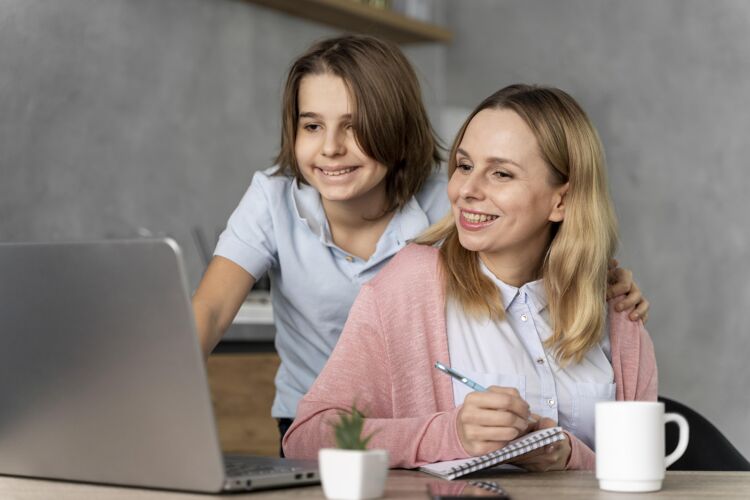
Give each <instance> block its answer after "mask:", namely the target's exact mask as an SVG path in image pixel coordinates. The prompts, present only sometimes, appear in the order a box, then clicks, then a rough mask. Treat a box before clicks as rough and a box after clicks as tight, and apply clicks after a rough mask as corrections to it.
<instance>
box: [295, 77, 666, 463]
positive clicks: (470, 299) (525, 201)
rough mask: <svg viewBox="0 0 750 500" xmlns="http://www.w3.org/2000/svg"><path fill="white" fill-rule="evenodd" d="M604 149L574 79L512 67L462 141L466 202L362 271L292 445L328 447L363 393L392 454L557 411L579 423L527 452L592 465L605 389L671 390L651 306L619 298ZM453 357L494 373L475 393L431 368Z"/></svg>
mask: <svg viewBox="0 0 750 500" xmlns="http://www.w3.org/2000/svg"><path fill="white" fill-rule="evenodd" d="M603 158H604V155H603V151H602V147H601V143H600V141H599V138H598V136H597V134H596V131H595V130H594V128H593V126H592V125H591V123H590V122H589V120H588V118H587V117H586V115H585V113H584V112H583V110H581V108H580V107H579V106H578V104H577V103H576V102H575V101H574V100H573V99H572V98H571V97H570V96H569V95H568V94H566V93H564V92H563V91H561V90H558V89H554V88H543V87H531V86H525V85H514V86H510V87H506V88H504V89H502V90H500V91H499V92H497V93H495V94H493V95H492V96H490V97H488V98H487V99H486V100H485V101H484V102H482V103H481V104H480V105H479V106H478V107H477V109H476V110H475V111H474V112H473V113H472V114H471V115H470V116H469V118H468V119H467V121H466V122H465V123H464V126H463V127H462V129H461V131H460V132H459V134H458V137H457V138H456V141H455V142H454V145H453V148H452V151H451V157H450V159H449V162H450V163H449V175H450V182H449V185H448V197H449V198H450V202H451V208H452V214H451V215H450V216H449V217H447V218H446V219H444V220H443V221H442V222H441V223H439V224H438V225H436V226H434V227H432V228H431V229H430V230H428V232H427V233H426V234H425V235H423V236H422V237H421V238H420V240H419V243H421V244H412V245H410V246H408V247H407V248H405V249H404V250H402V251H401V252H400V253H399V254H398V255H397V256H396V257H394V259H393V260H392V261H391V262H390V263H389V264H388V265H387V266H386V267H385V268H384V269H383V271H381V273H380V274H379V275H378V276H377V277H376V278H375V279H374V280H372V281H371V282H370V283H368V284H366V285H364V286H363V287H362V289H361V292H360V294H359V296H358V297H357V300H356V301H355V303H354V305H353V307H352V311H351V313H350V316H349V319H348V320H347V323H346V326H345V327H344V331H343V333H342V336H341V339H340V340H339V343H338V344H337V346H336V348H335V350H334V352H333V354H332V356H331V358H330V360H329V362H328V364H327V365H326V367H325V368H324V369H323V371H322V373H321V375H320V377H319V378H318V379H317V380H316V382H315V384H314V385H313V387H312V389H311V390H310V392H309V393H308V394H307V395H306V396H305V397H304V398H303V400H302V401H301V402H300V405H299V407H298V415H297V419H296V420H295V423H294V424H293V426H292V427H291V428H290V429H289V431H288V434H287V436H286V438H285V439H284V448H285V451H286V453H287V455H288V456H290V457H312V456H315V454H316V453H317V450H318V449H319V448H320V447H323V446H326V445H329V444H330V443H331V435H330V434H331V433H330V428H329V425H328V422H330V421H331V420H332V419H333V418H334V417H335V415H336V414H337V413H338V412H339V411H341V410H344V409H347V408H349V407H351V405H352V404H356V405H357V406H358V407H360V408H361V409H363V410H364V413H365V415H366V416H367V417H368V418H367V419H366V423H365V433H371V432H373V431H375V434H374V436H373V438H372V441H371V447H373V448H386V449H388V450H389V451H390V456H391V466H394V467H416V466H419V465H422V464H425V463H431V462H437V461H443V460H451V459H457V458H466V457H469V456H475V455H481V454H484V453H487V452H489V451H492V450H494V449H497V448H500V447H502V446H503V445H504V444H505V443H507V442H508V441H509V440H512V439H514V438H516V437H518V436H520V435H522V434H524V433H526V432H528V431H530V430H532V428H533V427H549V426H552V425H556V424H559V425H561V426H563V428H564V429H565V430H566V437H567V439H566V440H564V441H562V442H561V443H556V444H553V445H550V446H549V447H547V448H545V449H544V450H543V451H542V452H539V453H535V454H534V455H531V456H526V457H524V458H523V459H521V460H519V461H518V462H517V463H518V465H521V466H523V467H525V468H527V469H530V470H548V469H563V468H569V469H591V468H593V465H594V453H593V451H592V450H593V429H594V421H593V408H594V404H595V403H596V402H597V401H602V400H612V399H615V398H616V399H618V400H655V399H656V394H657V372H656V361H655V358H654V352H653V344H652V343H651V340H650V338H649V336H648V333H647V332H646V330H645V329H644V328H643V324H642V323H641V322H631V321H629V320H628V319H627V316H626V314H624V313H622V312H617V311H616V310H615V307H614V306H615V304H610V305H609V308H608V307H607V304H606V302H605V294H606V286H607V262H608V260H609V259H610V258H611V257H612V256H613V254H614V251H615V246H616V222H615V217H614V213H613V209H612V203H611V200H610V198H609V194H608V191H607V185H606V175H605V167H604V159H603ZM443 360H448V362H449V364H450V365H451V366H452V367H454V368H455V369H456V370H458V371H459V372H462V373H464V374H466V375H468V376H470V377H472V378H474V379H475V380H477V381H478V382H479V383H480V384H483V385H485V386H487V385H490V386H491V387H490V388H489V390H488V391H486V392H481V393H478V392H473V393H469V394H467V393H466V391H465V390H464V389H463V387H461V386H460V385H459V384H453V383H452V382H451V379H448V378H447V377H446V376H445V375H442V374H441V373H440V372H438V371H437V370H434V369H433V368H432V365H433V363H434V362H435V361H443ZM533 415H536V416H538V417H539V419H538V423H536V424H529V423H528V420H527V419H528V418H529V417H530V416H533Z"/></svg>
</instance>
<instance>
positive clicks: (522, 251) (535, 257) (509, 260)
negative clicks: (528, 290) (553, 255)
mask: <svg viewBox="0 0 750 500" xmlns="http://www.w3.org/2000/svg"><path fill="white" fill-rule="evenodd" d="M548 248H549V236H547V235H545V236H544V239H543V240H541V241H534V242H526V243H524V245H523V248H518V249H513V248H511V249H507V250H504V251H502V252H495V253H486V252H479V258H480V259H482V262H483V263H484V265H485V266H487V269H489V270H490V272H491V273H492V274H494V275H495V277H497V279H499V280H500V281H502V282H503V283H506V284H508V285H511V286H514V287H516V288H520V287H522V286H523V285H525V284H526V283H530V282H532V281H535V280H537V279H539V278H540V276H541V270H542V264H543V262H544V256H545V255H546V253H547V249H548Z"/></svg>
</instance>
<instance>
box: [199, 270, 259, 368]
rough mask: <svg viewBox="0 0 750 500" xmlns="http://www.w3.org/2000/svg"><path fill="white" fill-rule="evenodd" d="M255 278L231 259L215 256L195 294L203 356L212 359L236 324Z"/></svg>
mask: <svg viewBox="0 0 750 500" xmlns="http://www.w3.org/2000/svg"><path fill="white" fill-rule="evenodd" d="M254 284H255V278H254V277H253V276H252V275H251V274H250V273H248V272H247V271H245V270H244V269H243V268H242V267H240V266H238V265H237V264H235V263H234V262H232V261H231V260H229V259H225V258H224V257H219V256H217V257H214V258H213V259H212V260H211V263H210V264H209V265H208V268H207V269H206V272H205V274H204V275H203V278H202V279H201V282H200V284H199V285H198V289H197V290H196V291H195V294H194V295H193V314H194V315H195V325H196V327H197V329H198V339H199V340H200V344H201V349H202V350H203V356H204V357H206V358H208V355H209V354H211V351H212V350H213V349H214V347H216V344H218V343H219V340H221V337H222V336H224V333H225V332H226V331H227V329H228V328H229V326H230V325H231V324H232V320H234V317H235V316H236V315H237V311H239V309H240V306H241V305H242V302H244V300H245V297H247V294H248V293H250V289H251V288H252V287H253V285H254Z"/></svg>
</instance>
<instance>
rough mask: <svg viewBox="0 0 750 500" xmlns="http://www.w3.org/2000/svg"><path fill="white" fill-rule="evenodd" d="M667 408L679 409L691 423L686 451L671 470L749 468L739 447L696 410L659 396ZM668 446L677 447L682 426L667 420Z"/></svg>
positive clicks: (749, 464) (668, 448) (668, 409)
mask: <svg viewBox="0 0 750 500" xmlns="http://www.w3.org/2000/svg"><path fill="white" fill-rule="evenodd" d="M659 401H661V402H662V403H664V410H665V411H666V412H672V413H679V414H680V415H682V416H683V417H685V419H686V420H687V421H688V424H689V425H690V441H689V443H688V447H687V450H685V453H684V454H683V455H682V456H681V457H680V459H679V460H677V461H676V462H675V463H673V464H672V465H671V466H670V467H669V470H725V471H728V470H740V471H750V462H748V461H747V459H745V457H743V456H742V453H740V452H739V451H737V448H735V447H734V446H733V445H732V443H730V442H729V440H728V439H727V438H725V437H724V434H722V433H721V431H720V430H719V429H717V428H716V427H715V426H714V425H713V424H712V423H711V422H709V421H708V420H707V419H706V418H705V417H704V416H703V415H701V414H700V413H698V412H696V411H695V410H693V409H691V408H688V407H687V406H685V405H684V404H682V403H678V402H677V401H673V400H671V399H669V398H665V397H661V396H659ZM664 437H665V440H666V450H667V453H668V454H669V453H671V452H672V450H674V449H675V448H676V447H677V440H678V438H679V429H678V428H677V426H676V425H673V424H668V425H667V427H666V431H665V435H664Z"/></svg>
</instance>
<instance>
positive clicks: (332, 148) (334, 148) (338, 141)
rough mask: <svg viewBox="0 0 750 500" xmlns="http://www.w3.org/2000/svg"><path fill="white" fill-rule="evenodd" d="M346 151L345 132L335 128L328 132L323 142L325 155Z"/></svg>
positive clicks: (334, 154) (335, 154)
mask: <svg viewBox="0 0 750 500" xmlns="http://www.w3.org/2000/svg"><path fill="white" fill-rule="evenodd" d="M345 151H346V147H345V145H344V136H343V134H342V133H341V132H338V131H334V130H332V131H330V132H328V133H327V134H326V138H325V142H324V143H323V156H337V155H341V154H343V153H344V152H345Z"/></svg>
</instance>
